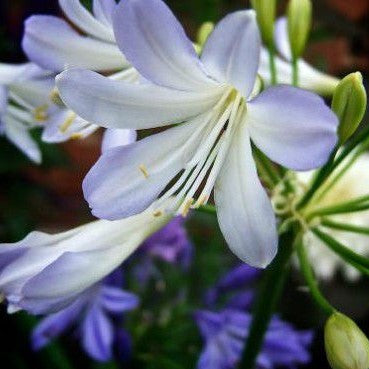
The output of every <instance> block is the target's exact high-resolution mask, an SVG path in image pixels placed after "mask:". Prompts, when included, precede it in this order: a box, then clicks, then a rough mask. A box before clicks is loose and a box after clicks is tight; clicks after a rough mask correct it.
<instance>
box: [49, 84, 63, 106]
mask: <svg viewBox="0 0 369 369" xmlns="http://www.w3.org/2000/svg"><path fill="white" fill-rule="evenodd" d="M49 99H50V100H51V101H52V102H53V103H54V104H55V105H59V106H64V104H63V101H62V99H61V98H60V95H59V91H58V89H57V88H56V87H55V88H54V89H53V90H52V91H51V92H50V95H49Z"/></svg>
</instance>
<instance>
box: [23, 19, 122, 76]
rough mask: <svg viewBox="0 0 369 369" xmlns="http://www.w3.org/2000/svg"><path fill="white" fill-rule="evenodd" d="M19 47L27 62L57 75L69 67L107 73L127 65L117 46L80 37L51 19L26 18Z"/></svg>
mask: <svg viewBox="0 0 369 369" xmlns="http://www.w3.org/2000/svg"><path fill="white" fill-rule="evenodd" d="M22 44H23V49H24V51H25V53H26V54H27V56H28V57H29V58H30V60H32V61H33V62H35V63H37V64H38V65H40V66H42V67H43V68H46V69H48V70H53V71H56V72H60V71H62V70H64V69H66V68H68V67H80V68H88V69H92V70H99V71H109V70H115V69H120V68H125V67H127V66H128V63H127V61H126V60H125V58H124V56H123V55H122V53H121V52H120V51H119V49H118V47H117V46H116V45H114V44H111V43H107V42H103V41H100V40H96V39H93V38H91V37H86V36H81V35H80V34H78V33H77V32H76V31H75V30H74V29H73V28H72V27H71V26H70V25H69V24H68V23H67V22H65V21H64V20H62V19H59V18H57V17H53V16H46V15H36V16H32V17H30V18H28V19H27V21H26V23H25V34H24V38H23V43H22Z"/></svg>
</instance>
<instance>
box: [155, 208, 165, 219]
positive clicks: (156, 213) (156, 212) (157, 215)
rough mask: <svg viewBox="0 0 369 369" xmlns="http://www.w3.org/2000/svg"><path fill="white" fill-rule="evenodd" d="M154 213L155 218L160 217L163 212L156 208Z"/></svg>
mask: <svg viewBox="0 0 369 369" xmlns="http://www.w3.org/2000/svg"><path fill="white" fill-rule="evenodd" d="M153 215H154V217H155V218H159V217H161V216H162V215H163V212H162V211H161V210H155V211H154V213H153Z"/></svg>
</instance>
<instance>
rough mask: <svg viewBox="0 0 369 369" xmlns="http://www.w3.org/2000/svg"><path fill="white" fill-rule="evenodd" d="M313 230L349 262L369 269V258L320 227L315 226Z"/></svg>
mask: <svg viewBox="0 0 369 369" xmlns="http://www.w3.org/2000/svg"><path fill="white" fill-rule="evenodd" d="M312 232H313V233H314V234H315V235H316V236H317V237H318V238H319V239H321V240H322V241H323V242H324V243H325V244H326V245H327V246H328V247H329V248H330V249H331V250H332V251H333V252H335V253H336V254H338V255H339V256H341V257H342V258H343V259H344V260H346V261H347V262H348V263H350V264H351V265H353V266H354V267H356V266H357V265H359V266H360V267H362V268H364V269H369V259H367V258H365V257H363V256H361V255H359V254H357V253H356V252H354V251H352V250H351V249H349V248H348V247H347V246H345V245H343V244H342V243H340V242H338V241H337V240H335V239H334V238H332V237H331V236H330V235H328V234H327V233H325V232H323V231H321V230H320V229H318V228H313V229H312Z"/></svg>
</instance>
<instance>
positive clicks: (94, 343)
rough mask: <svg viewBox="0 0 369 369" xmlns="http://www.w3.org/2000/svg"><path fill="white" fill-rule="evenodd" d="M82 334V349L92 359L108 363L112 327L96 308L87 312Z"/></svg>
mask: <svg viewBox="0 0 369 369" xmlns="http://www.w3.org/2000/svg"><path fill="white" fill-rule="evenodd" d="M82 332H83V337H82V338H83V339H82V342H83V348H84V349H85V351H86V352H87V353H88V354H89V355H90V356H91V357H92V358H94V359H95V360H98V361H109V360H110V359H111V358H112V346H113V341H114V329H113V325H112V323H111V322H110V320H109V319H108V317H107V316H106V315H105V313H104V312H103V311H102V310H101V309H100V308H99V307H98V306H96V305H95V306H93V307H92V308H91V309H90V310H89V311H88V313H87V315H86V317H85V319H84V321H83V330H82Z"/></svg>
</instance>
